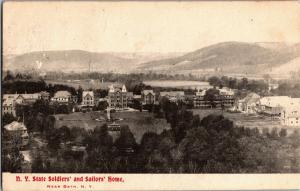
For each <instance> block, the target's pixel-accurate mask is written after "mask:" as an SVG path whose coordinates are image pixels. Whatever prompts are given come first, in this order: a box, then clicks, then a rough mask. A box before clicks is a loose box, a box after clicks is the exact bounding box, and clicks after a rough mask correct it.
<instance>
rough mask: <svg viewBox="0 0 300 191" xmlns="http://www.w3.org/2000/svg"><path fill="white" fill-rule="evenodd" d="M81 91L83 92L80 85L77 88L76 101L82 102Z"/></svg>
mask: <svg viewBox="0 0 300 191" xmlns="http://www.w3.org/2000/svg"><path fill="white" fill-rule="evenodd" d="M82 92H83V89H82V87H81V86H79V87H78V90H77V101H78V103H81V102H82Z"/></svg>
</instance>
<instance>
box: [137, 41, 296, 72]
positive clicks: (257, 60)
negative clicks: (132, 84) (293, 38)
mask: <svg viewBox="0 0 300 191" xmlns="http://www.w3.org/2000/svg"><path fill="white" fill-rule="evenodd" d="M299 56H300V44H295V45H292V46H289V45H285V44H283V43H242V42H225V43H219V44H214V45H211V46H208V47H204V48H201V49H199V50H196V51H194V52H191V53H187V54H185V55H183V56H179V57H175V58H169V59H162V60H157V61H150V62H147V63H143V64H141V65H140V66H139V69H140V70H152V71H156V70H157V71H163V70H166V71H181V70H185V71H186V70H190V71H195V70H199V71H201V70H206V71H215V70H216V69H219V70H222V72H224V73H242V74H245V73H247V74H251V73H252V74H257V73H265V72H268V71H269V69H270V68H276V67H279V66H282V65H284V64H286V63H288V62H290V61H291V60H293V59H295V58H297V57H299Z"/></svg>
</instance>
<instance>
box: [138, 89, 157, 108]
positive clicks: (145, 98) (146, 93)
mask: <svg viewBox="0 0 300 191" xmlns="http://www.w3.org/2000/svg"><path fill="white" fill-rule="evenodd" d="M141 102H142V104H143V105H151V104H156V96H155V93H154V92H153V90H143V91H142V92H141Z"/></svg>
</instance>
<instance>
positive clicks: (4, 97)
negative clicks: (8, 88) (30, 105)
mask: <svg viewBox="0 0 300 191" xmlns="http://www.w3.org/2000/svg"><path fill="white" fill-rule="evenodd" d="M18 96H19V94H3V99H8V98H10V99H16V98H17V97H18Z"/></svg>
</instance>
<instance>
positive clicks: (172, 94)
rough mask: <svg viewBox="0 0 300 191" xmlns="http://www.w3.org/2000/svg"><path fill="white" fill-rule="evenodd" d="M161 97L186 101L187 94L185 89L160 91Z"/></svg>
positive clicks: (174, 100) (173, 100)
mask: <svg viewBox="0 0 300 191" xmlns="http://www.w3.org/2000/svg"><path fill="white" fill-rule="evenodd" d="M159 96H160V98H163V97H166V98H168V99H169V100H170V101H172V102H177V101H184V100H185V94H184V91H169V92H160V94H159Z"/></svg>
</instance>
